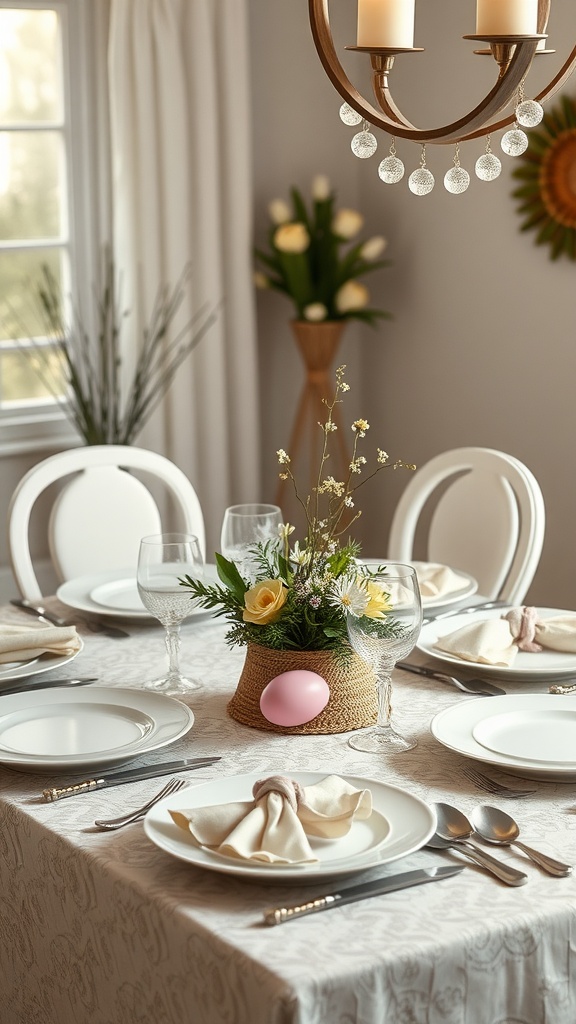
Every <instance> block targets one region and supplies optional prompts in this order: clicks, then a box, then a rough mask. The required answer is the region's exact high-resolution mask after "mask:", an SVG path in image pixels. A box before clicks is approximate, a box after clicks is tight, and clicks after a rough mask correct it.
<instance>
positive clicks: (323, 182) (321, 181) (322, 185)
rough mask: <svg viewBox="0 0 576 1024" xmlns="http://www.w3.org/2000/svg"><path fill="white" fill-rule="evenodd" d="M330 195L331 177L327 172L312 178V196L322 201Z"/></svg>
mask: <svg viewBox="0 0 576 1024" xmlns="http://www.w3.org/2000/svg"><path fill="white" fill-rule="evenodd" d="M329 195H330V179H329V178H328V177H327V176H326V175H325V174H317V175H316V176H315V177H314V178H313V179H312V198H313V199H315V200H316V201H317V202H319V203H321V202H323V201H324V200H325V199H328V197H329Z"/></svg>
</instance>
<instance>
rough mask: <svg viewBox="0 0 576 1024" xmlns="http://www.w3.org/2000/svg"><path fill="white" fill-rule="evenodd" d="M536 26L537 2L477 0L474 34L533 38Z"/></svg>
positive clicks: (524, 0) (530, 0)
mask: <svg viewBox="0 0 576 1024" xmlns="http://www.w3.org/2000/svg"><path fill="white" fill-rule="evenodd" d="M537 24H538V0H478V3H477V7H476V34H477V35H486V36H533V35H536V27H537Z"/></svg>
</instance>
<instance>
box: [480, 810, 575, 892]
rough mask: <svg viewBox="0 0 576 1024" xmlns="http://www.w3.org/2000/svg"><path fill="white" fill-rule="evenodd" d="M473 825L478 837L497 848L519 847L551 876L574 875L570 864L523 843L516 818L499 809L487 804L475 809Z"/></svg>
mask: <svg viewBox="0 0 576 1024" xmlns="http://www.w3.org/2000/svg"><path fill="white" fill-rule="evenodd" d="M472 824H473V825H474V829H475V831H476V832H477V833H478V835H479V836H481V838H482V839H485V840H486V842H487V843H494V845H495V846H516V847H518V849H519V850H522V852H523V853H525V854H526V856H527V857H530V860H533V861H534V863H535V864H538V866H539V867H541V868H542V869H543V870H544V871H547V872H548V874H550V875H557V876H558V877H563V876H564V875H570V874H571V873H572V866H571V865H570V864H563V863H562V861H559V860H554V858H553V857H548V856H547V855H546V854H545V853H539V852H538V850H533V849H532V847H530V846H526V844H525V843H521V842H520V841H519V840H518V836H519V835H520V829H519V827H518V825H517V824H516V822H515V821H514V818H512V817H510V815H509V814H506V812H505V811H501V810H500V808H498V807H489V806H488V805H487V804H483V805H482V806H481V807H476V808H474V812H473V814H472Z"/></svg>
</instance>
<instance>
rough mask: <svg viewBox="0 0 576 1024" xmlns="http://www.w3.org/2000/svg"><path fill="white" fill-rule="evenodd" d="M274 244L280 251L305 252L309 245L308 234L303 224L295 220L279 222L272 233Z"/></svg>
mask: <svg viewBox="0 0 576 1024" xmlns="http://www.w3.org/2000/svg"><path fill="white" fill-rule="evenodd" d="M274 245H275V246H276V248H277V249H279V250H280V252H295V253H300V252H306V249H307V248H308V246H309V245H310V235H309V234H308V229H307V227H306V225H305V224H302V223H301V222H300V221H295V222H294V223H293V224H281V225H280V227H279V228H278V229H277V230H276V232H275V234H274Z"/></svg>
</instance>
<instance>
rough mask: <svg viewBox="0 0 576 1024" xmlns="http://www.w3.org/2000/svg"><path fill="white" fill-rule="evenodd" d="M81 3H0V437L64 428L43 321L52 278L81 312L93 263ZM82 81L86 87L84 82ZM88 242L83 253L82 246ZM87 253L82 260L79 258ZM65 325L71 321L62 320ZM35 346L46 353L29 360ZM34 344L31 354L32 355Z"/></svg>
mask: <svg viewBox="0 0 576 1024" xmlns="http://www.w3.org/2000/svg"><path fill="white" fill-rule="evenodd" d="M85 21H86V17H85V2H84V0H61V2H58V3H51V4H50V3H35V2H28V3H18V2H12V3H5V2H2V0H0V436H1V438H2V441H3V442H4V443H6V442H7V441H8V442H9V441H10V439H12V440H14V439H15V438H20V437H22V436H23V437H28V438H29V439H33V438H34V437H37V436H38V435H39V434H41V435H42V436H43V437H44V439H46V436H47V435H46V425H47V424H49V423H51V424H52V427H51V428H50V429H49V430H48V436H49V435H50V434H51V433H52V432H53V431H54V430H58V423H59V424H60V428H59V429H60V430H62V429H63V428H65V430H66V431H67V430H68V428H67V423H66V421H65V420H64V419H63V415H62V410H61V406H60V403H59V401H58V395H62V393H63V391H64V387H63V381H62V378H61V377H60V374H59V363H58V358H57V354H56V349H55V347H54V346H53V342H52V341H51V339H50V337H49V336H48V334H47V332H48V324H47V320H46V317H45V316H44V315H43V312H42V303H41V301H40V283H41V281H42V278H43V275H44V274H45V273H46V271H48V273H49V274H50V276H51V278H52V279H53V280H54V281H55V282H56V286H57V288H58V290H59V292H60V297H61V301H62V305H63V307H65V305H66V304H70V303H72V304H74V305H75V307H77V306H78V305H79V304H80V299H79V296H80V295H81V294H82V293H84V295H87V294H88V293H89V289H87V288H86V280H87V279H88V278H89V274H90V268H91V267H92V266H93V261H92V259H91V258H90V254H89V253H88V252H87V248H88V246H89V244H95V241H96V240H95V238H94V233H93V232H91V231H89V221H90V217H89V206H90V204H89V198H88V197H89V193H90V176H89V174H88V168H89V167H90V159H89V152H88V150H89V149H90V144H89V143H88V144H87V137H88V135H87V131H86V127H87V125H90V124H92V123H93V118H91V111H90V108H89V104H88V97H89V95H90V90H89V88H88V84H89V83H88V82H87V79H86V75H87V69H88V67H89V62H88V61H85V60H83V59H82V54H83V52H84V53H85V46H84V43H85V40H86V26H85ZM80 75H81V76H82V78H81V79H80V77H79V76H80ZM80 239H82V244H79V241H80ZM79 252H82V259H81V260H78V259H77V258H76V255H75V254H78V253H79ZM65 319H66V316H65ZM30 339H34V342H35V344H36V345H38V344H39V345H41V346H42V354H43V355H42V359H41V360H38V359H34V358H33V357H32V358H31V349H30V346H29V341H30ZM27 343H28V352H27V351H26V347H27Z"/></svg>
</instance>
